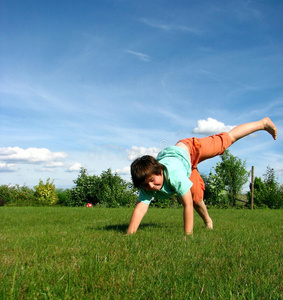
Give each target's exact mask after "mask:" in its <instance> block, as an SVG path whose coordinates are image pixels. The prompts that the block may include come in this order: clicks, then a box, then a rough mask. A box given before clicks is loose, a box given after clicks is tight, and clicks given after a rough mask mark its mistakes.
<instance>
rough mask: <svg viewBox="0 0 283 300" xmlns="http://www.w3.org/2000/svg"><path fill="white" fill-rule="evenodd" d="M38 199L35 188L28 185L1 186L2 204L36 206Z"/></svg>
mask: <svg viewBox="0 0 283 300" xmlns="http://www.w3.org/2000/svg"><path fill="white" fill-rule="evenodd" d="M36 204H37V199H36V197H35V195H34V190H33V189H30V188H29V187H27V186H25V185H24V186H19V185H15V186H8V185H1V186H0V206H4V205H9V206H34V205H36Z"/></svg>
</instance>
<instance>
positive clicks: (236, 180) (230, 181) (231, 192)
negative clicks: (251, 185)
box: [215, 150, 249, 206]
mask: <svg viewBox="0 0 283 300" xmlns="http://www.w3.org/2000/svg"><path fill="white" fill-rule="evenodd" d="M221 160H222V161H221V162H220V163H218V164H217V165H216V167H215V172H216V174H217V175H218V176H219V177H220V178H221V181H222V182H223V183H224V186H225V188H226V190H227V192H228V197H229V200H230V203H232V204H233V206H235V204H236V195H237V194H239V193H240V191H241V189H242V187H243V185H244V184H245V183H246V182H247V181H248V177H249V172H248V171H247V170H246V161H242V160H241V159H240V158H238V157H236V156H233V155H232V154H231V153H230V152H229V150H226V151H225V153H224V154H223V155H222V156H221Z"/></svg>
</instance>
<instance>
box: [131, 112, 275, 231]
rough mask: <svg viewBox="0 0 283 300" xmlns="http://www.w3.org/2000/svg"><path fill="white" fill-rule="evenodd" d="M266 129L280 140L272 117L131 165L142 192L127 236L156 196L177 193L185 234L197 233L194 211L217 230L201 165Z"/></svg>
mask: <svg viewBox="0 0 283 300" xmlns="http://www.w3.org/2000/svg"><path fill="white" fill-rule="evenodd" d="M258 130H265V131H267V132H268V133H270V134H271V135H272V137H273V138H274V140H276V138H277V129H276V126H275V125H274V124H273V122H272V121H271V120H270V119H269V118H268V117H266V118H264V119H262V120H260V121H256V122H251V123H246V124H242V125H239V126H237V127H235V128H233V129H232V130H231V131H229V132H228V133H227V132H224V133H221V134H217V135H213V136H209V137H205V138H199V139H198V138H188V139H183V140H180V141H179V142H177V144H176V145H175V146H171V147H167V148H165V149H163V150H162V151H161V152H160V153H159V154H158V156H157V158H156V159H155V158H153V157H151V156H149V155H146V156H143V157H141V158H138V159H136V160H135V161H134V162H133V163H132V165H131V175H132V180H133V184H134V186H135V187H137V188H139V189H140V193H139V203H138V204H137V205H136V207H135V209H134V212H133V214H132V217H131V221H130V224H129V227H128V230H127V234H133V233H135V232H136V231H137V230H138V227H139V225H140V222H141V220H142V219H143V217H144V215H145V214H146V212H147V210H148V206H149V204H150V202H151V200H152V199H154V197H155V196H157V198H168V196H170V195H173V194H174V193H177V195H178V197H179V198H180V200H181V202H182V205H183V208H184V211H183V219H184V231H185V234H187V235H190V234H192V232H193V208H195V210H196V211H197V212H198V214H199V215H200V217H201V218H202V219H203V221H204V223H205V226H206V227H207V228H209V229H213V223H212V220H211V218H210V216H209V214H208V212H207V208H206V205H205V203H204V201H203V191H204V182H203V180H202V178H201V176H200V174H199V172H198V170H197V165H198V163H200V162H202V161H204V160H205V159H208V158H212V157H214V156H216V155H221V154H223V153H224V151H225V150H226V149H227V148H228V147H229V146H231V145H232V144H233V143H235V142H236V141H237V140H239V139H241V138H242V137H244V136H247V135H249V134H251V133H253V132H255V131H258Z"/></svg>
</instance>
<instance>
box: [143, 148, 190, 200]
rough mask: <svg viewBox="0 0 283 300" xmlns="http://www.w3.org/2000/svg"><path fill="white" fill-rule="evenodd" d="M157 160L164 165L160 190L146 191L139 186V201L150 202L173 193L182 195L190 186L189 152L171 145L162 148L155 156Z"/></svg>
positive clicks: (165, 197)
mask: <svg viewBox="0 0 283 300" xmlns="http://www.w3.org/2000/svg"><path fill="white" fill-rule="evenodd" d="M156 159H157V161H159V162H160V163H161V164H162V165H164V166H165V170H164V182H163V186H162V188H161V190H160V191H157V192H155V191H147V190H145V189H143V188H141V190H140V193H139V202H143V203H146V204H148V205H149V204H150V202H151V201H152V200H153V199H154V198H157V199H167V198H169V197H170V196H172V195H173V194H175V193H176V194H177V195H178V197H182V196H184V195H185V194H186V193H187V192H188V191H189V189H190V188H191V187H192V185H193V184H192V182H191V181H190V180H189V178H190V176H191V160H190V157H189V154H188V153H187V152H186V151H185V150H184V149H183V148H181V147H178V146H171V147H167V148H165V149H163V150H162V151H160V152H159V154H158V156H157V158H156Z"/></svg>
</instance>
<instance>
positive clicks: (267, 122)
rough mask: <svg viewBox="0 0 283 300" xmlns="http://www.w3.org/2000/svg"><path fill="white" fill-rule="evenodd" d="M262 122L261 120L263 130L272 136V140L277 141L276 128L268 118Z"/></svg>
mask: <svg viewBox="0 0 283 300" xmlns="http://www.w3.org/2000/svg"><path fill="white" fill-rule="evenodd" d="M262 120H263V124H264V130H266V131H267V132H269V133H270V134H271V135H272V136H273V138H274V139H275V140H276V139H277V128H276V126H275V125H274V123H273V122H272V121H271V120H270V119H269V118H268V117H266V118H264V119H262Z"/></svg>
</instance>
